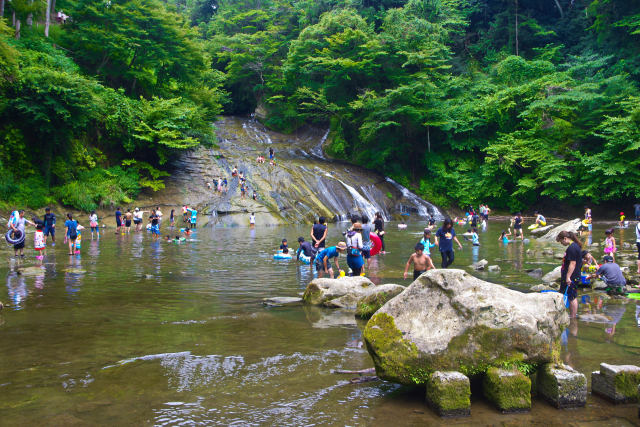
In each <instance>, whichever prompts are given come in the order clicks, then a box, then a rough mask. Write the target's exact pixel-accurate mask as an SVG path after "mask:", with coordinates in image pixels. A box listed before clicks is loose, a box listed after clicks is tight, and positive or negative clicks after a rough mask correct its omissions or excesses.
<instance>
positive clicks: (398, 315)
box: [363, 269, 569, 384]
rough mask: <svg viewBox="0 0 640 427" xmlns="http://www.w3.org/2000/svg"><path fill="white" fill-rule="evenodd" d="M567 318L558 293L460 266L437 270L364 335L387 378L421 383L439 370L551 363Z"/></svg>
mask: <svg viewBox="0 0 640 427" xmlns="http://www.w3.org/2000/svg"><path fill="white" fill-rule="evenodd" d="M568 321H569V320H568V316H567V313H566V310H565V308H564V304H563V301H562V295H560V294H559V293H555V292H549V293H537V294H534V293H530V294H523V293H522V292H518V291H514V290H511V289H508V288H505V287H503V286H500V285H496V284H493V283H488V282H485V281H482V280H480V279H477V278H475V277H473V276H471V275H470V274H468V273H466V272H464V271H462V270H453V269H452V270H431V271H428V272H426V273H425V274H423V275H422V276H420V277H419V278H418V279H417V280H416V281H414V282H413V283H412V284H411V285H410V286H409V287H408V288H406V289H405V290H404V292H402V293H401V294H400V295H398V296H397V297H395V298H393V299H392V300H390V301H389V302H387V303H386V304H385V305H384V306H383V307H382V308H380V310H378V311H377V312H376V313H375V314H374V315H373V317H372V318H371V319H370V320H369V322H368V323H367V325H366V327H365V329H364V332H363V336H364V339H365V343H366V344H367V350H368V351H369V354H370V355H371V357H372V359H373V362H374V365H375V367H376V372H377V374H378V375H379V376H380V377H381V378H383V379H386V380H389V381H394V382H398V383H402V384H422V383H424V382H425V381H426V380H427V378H428V377H429V374H430V373H432V372H434V371H450V370H454V371H460V372H462V373H463V374H465V375H476V374H481V373H483V372H485V371H486V369H488V368H489V367H491V366H498V367H499V366H502V364H504V363H513V362H515V361H517V362H527V363H545V362H548V361H550V360H552V355H553V354H554V352H556V351H557V350H558V346H559V338H560V335H561V333H562V331H563V329H564V327H565V326H566V325H567V324H568Z"/></svg>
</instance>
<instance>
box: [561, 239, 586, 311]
mask: <svg viewBox="0 0 640 427" xmlns="http://www.w3.org/2000/svg"><path fill="white" fill-rule="evenodd" d="M556 241H558V242H560V243H562V244H563V245H564V246H568V247H567V250H566V252H565V253H564V258H563V259H562V267H561V269H560V292H561V293H562V294H566V295H567V299H568V300H569V316H570V317H571V318H575V317H576V316H577V315H578V299H577V298H578V283H579V282H580V271H581V270H582V247H581V243H580V241H579V240H578V237H577V236H576V235H575V233H572V232H570V231H561V232H560V233H558V235H557V236H556Z"/></svg>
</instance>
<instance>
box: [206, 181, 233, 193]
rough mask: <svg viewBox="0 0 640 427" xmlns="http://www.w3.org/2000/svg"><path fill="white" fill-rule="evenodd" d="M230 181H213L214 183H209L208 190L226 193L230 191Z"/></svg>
mask: <svg viewBox="0 0 640 427" xmlns="http://www.w3.org/2000/svg"><path fill="white" fill-rule="evenodd" d="M228 184H229V183H228V181H227V178H226V177H224V178H222V177H219V178H216V179H214V180H213V183H211V182H207V188H208V189H209V190H213V191H217V192H218V193H220V194H222V193H226V192H227V191H228V189H229V188H228V187H229V186H228Z"/></svg>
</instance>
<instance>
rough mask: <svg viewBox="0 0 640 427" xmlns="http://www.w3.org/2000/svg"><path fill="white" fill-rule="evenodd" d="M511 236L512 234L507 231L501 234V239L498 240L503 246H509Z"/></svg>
mask: <svg viewBox="0 0 640 427" xmlns="http://www.w3.org/2000/svg"><path fill="white" fill-rule="evenodd" d="M508 236H511V233H510V232H507V231H503V232H502V234H500V237H499V238H498V241H500V242H502V244H504V245H508V244H509V237H508Z"/></svg>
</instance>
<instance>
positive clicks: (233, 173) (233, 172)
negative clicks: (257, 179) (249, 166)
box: [231, 166, 238, 176]
mask: <svg viewBox="0 0 640 427" xmlns="http://www.w3.org/2000/svg"><path fill="white" fill-rule="evenodd" d="M231 176H238V167H237V166H234V167H233V169H232V170H231Z"/></svg>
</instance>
